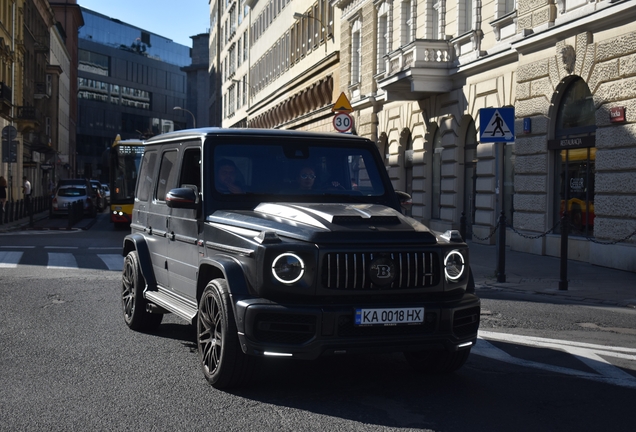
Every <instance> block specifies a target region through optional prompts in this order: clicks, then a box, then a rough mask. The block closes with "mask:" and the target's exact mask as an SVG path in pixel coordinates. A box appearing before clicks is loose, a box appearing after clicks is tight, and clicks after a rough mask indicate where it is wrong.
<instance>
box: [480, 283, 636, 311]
mask: <svg viewBox="0 0 636 432" xmlns="http://www.w3.org/2000/svg"><path fill="white" fill-rule="evenodd" d="M475 290H476V291H477V290H493V291H512V292H516V293H520V294H530V295H541V296H548V297H560V298H564V299H568V300H572V301H577V302H583V303H593V304H600V305H605V306H619V307H626V308H629V309H636V299H629V300H618V301H617V300H604V299H600V298H591V297H576V296H569V295H564V294H559V293H558V292H555V293H548V292H545V291H535V290H532V289H521V288H515V287H511V286H502V285H494V284H489V283H487V282H486V283H481V284H480V283H475Z"/></svg>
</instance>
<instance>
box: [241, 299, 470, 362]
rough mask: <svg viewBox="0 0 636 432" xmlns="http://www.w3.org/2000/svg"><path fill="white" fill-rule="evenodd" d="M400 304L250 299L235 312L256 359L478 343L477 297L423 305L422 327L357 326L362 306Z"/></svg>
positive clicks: (448, 348) (449, 348)
mask: <svg viewBox="0 0 636 432" xmlns="http://www.w3.org/2000/svg"><path fill="white" fill-rule="evenodd" d="M400 306H404V305H403V304H391V305H364V304H356V305H329V306H315V305H280V304H275V303H267V302H265V301H263V300H262V299H249V300H241V301H238V302H236V303H235V312H236V317H237V320H236V321H237V326H238V330H239V340H240V343H241V347H242V349H243V352H245V353H246V354H251V355H280V356H291V357H293V358H299V359H316V358H318V357H320V356H328V355H336V354H352V353H365V352H374V353H378V352H398V351H420V350H427V349H435V350H446V351H456V350H458V349H460V348H463V347H470V346H472V345H474V343H475V341H476V339H477V330H478V329H479V316H480V301H479V298H477V297H476V296H474V295H472V294H465V295H464V296H463V298H462V299H460V300H454V301H435V302H422V303H421V304H418V305H417V306H423V307H424V323H422V324H418V325H403V326H372V327H357V326H355V325H354V310H355V308H356V307H400ZM409 306H414V305H413V304H409Z"/></svg>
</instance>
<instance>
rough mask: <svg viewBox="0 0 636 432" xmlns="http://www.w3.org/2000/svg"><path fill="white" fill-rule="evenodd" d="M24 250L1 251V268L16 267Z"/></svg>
mask: <svg viewBox="0 0 636 432" xmlns="http://www.w3.org/2000/svg"><path fill="white" fill-rule="evenodd" d="M22 254H23V252H0V268H16V267H17V266H18V263H19V262H20V258H22Z"/></svg>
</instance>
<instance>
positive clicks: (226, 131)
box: [145, 127, 369, 144]
mask: <svg viewBox="0 0 636 432" xmlns="http://www.w3.org/2000/svg"><path fill="white" fill-rule="evenodd" d="M219 135H226V136H232V135H234V136H238V135H240V136H274V137H276V136H279V137H299V138H323V139H329V140H333V139H348V140H353V141H369V140H368V139H367V138H363V137H359V136H357V135H350V134H342V133H337V132H307V131H297V130H288V129H241V128H216V127H210V128H199V129H184V130H180V131H175V132H167V133H164V134H161V135H157V136H154V137H152V138H150V139H148V140H147V141H145V143H146V144H154V143H156V142H159V141H164V140H166V139H168V140H170V139H183V138H186V137H187V138H192V137H195V136H199V137H206V136H219Z"/></svg>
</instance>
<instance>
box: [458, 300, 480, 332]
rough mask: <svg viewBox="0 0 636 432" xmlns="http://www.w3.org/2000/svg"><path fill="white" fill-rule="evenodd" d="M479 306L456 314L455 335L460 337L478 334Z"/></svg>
mask: <svg viewBox="0 0 636 432" xmlns="http://www.w3.org/2000/svg"><path fill="white" fill-rule="evenodd" d="M479 315H480V308H479V306H476V307H473V308H468V309H463V310H459V311H456V312H455V315H454V316H453V333H455V335H456V336H458V337H463V336H470V335H472V334H476V333H477V330H479Z"/></svg>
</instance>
